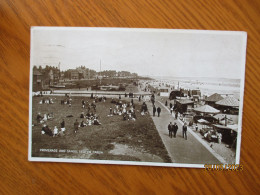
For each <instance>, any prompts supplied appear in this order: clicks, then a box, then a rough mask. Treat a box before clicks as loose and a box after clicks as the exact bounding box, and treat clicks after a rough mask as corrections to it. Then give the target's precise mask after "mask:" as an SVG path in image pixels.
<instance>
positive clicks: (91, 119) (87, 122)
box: [79, 112, 101, 127]
mask: <svg viewBox="0 0 260 195" xmlns="http://www.w3.org/2000/svg"><path fill="white" fill-rule="evenodd" d="M80 118H81V119H82V121H81V123H80V125H79V126H80V127H85V126H91V125H101V123H100V122H99V120H98V116H97V114H94V113H93V112H87V114H84V112H82V113H81V114H80Z"/></svg>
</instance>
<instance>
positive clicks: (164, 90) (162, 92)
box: [158, 87, 170, 97]
mask: <svg viewBox="0 0 260 195" xmlns="http://www.w3.org/2000/svg"><path fill="white" fill-rule="evenodd" d="M169 90H170V89H169V88H168V87H159V88H158V91H159V93H160V96H162V97H169Z"/></svg>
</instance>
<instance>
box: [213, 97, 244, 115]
mask: <svg viewBox="0 0 260 195" xmlns="http://www.w3.org/2000/svg"><path fill="white" fill-rule="evenodd" d="M215 104H216V108H217V109H219V110H221V111H222V112H223V113H231V114H238V109H239V101H238V100H237V99H236V98H234V97H230V96H228V97H226V98H224V99H222V100H219V101H217V102H216V103H215Z"/></svg>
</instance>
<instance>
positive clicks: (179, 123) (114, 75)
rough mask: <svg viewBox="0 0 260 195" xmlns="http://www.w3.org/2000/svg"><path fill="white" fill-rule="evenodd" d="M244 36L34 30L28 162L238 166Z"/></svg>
mask: <svg viewBox="0 0 260 195" xmlns="http://www.w3.org/2000/svg"><path fill="white" fill-rule="evenodd" d="M246 42H247V34H246V32H242V31H213V30H212V31H210V30H174V29H144V28H143V29H142V28H140V29H138V28H89V27H32V28H31V56H30V108H29V110H30V113H29V114H30V116H29V120H30V121H29V149H28V158H29V160H30V161H48V162H73V163H100V164H126V165H148V166H167V167H197V168H204V165H205V164H239V160H240V147H241V132H242V112H243V96H244V80H245V60H246Z"/></svg>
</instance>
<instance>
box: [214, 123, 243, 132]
mask: <svg viewBox="0 0 260 195" xmlns="http://www.w3.org/2000/svg"><path fill="white" fill-rule="evenodd" d="M214 126H215V127H218V128H220V129H229V130H233V131H235V132H237V130H238V125H237V124H234V125H227V126H224V125H218V124H214Z"/></svg>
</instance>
